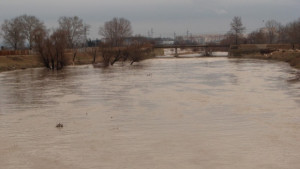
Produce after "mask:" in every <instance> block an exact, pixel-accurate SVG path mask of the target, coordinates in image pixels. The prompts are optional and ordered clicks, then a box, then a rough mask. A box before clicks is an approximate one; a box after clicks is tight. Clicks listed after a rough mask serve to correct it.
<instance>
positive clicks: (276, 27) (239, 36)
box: [221, 16, 300, 44]
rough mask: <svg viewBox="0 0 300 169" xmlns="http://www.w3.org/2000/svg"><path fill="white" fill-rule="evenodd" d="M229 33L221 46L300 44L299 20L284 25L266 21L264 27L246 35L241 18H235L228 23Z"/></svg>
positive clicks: (274, 21)
mask: <svg viewBox="0 0 300 169" xmlns="http://www.w3.org/2000/svg"><path fill="white" fill-rule="evenodd" d="M230 27H231V29H230V31H229V32H228V33H227V34H226V35H227V38H226V39H224V40H223V41H222V42H221V43H222V44H247V43H248V44H280V43H281V44H286V43H291V44H296V43H298V44H299V43H300V18H299V19H298V20H295V21H293V22H290V23H288V24H286V25H283V24H281V23H280V22H277V21H276V20H268V21H266V22H265V26H264V27H262V28H259V29H257V30H255V31H253V32H251V33H249V34H248V35H245V34H244V32H245V30H246V27H244V26H243V23H242V19H241V17H238V16H235V17H234V18H233V19H232V22H231V23H230Z"/></svg>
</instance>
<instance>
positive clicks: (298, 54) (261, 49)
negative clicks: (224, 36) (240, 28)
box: [230, 44, 300, 69]
mask: <svg viewBox="0 0 300 169" xmlns="http://www.w3.org/2000/svg"><path fill="white" fill-rule="evenodd" d="M230 57H238V58H255V59H272V60H278V61H284V62H288V63H289V64H290V65H291V66H292V67H295V68H298V69H300V45H294V46H293V45H289V44H284V45H267V44H264V45H239V46H232V47H231V49H230Z"/></svg>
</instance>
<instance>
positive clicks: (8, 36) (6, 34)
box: [1, 17, 25, 50]
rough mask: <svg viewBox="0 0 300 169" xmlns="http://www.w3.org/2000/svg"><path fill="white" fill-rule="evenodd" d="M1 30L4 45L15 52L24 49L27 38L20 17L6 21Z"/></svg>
mask: <svg viewBox="0 0 300 169" xmlns="http://www.w3.org/2000/svg"><path fill="white" fill-rule="evenodd" d="M1 30H2V37H3V39H4V44H6V45H8V46H9V47H12V48H14V49H15V50H17V49H20V48H23V47H24V43H25V36H24V33H23V29H22V21H21V19H20V18H19V17H17V18H13V19H11V20H5V21H4V23H3V24H2V25H1Z"/></svg>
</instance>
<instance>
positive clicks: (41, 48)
mask: <svg viewBox="0 0 300 169" xmlns="http://www.w3.org/2000/svg"><path fill="white" fill-rule="evenodd" d="M34 34H35V36H34V44H35V49H36V50H37V51H38V52H39V54H40V56H41V58H42V60H43V62H44V65H45V66H46V67H47V68H49V69H52V70H54V69H56V70H59V69H62V68H63V67H64V65H65V62H66V60H65V49H66V48H67V44H68V43H67V36H66V35H67V34H66V32H65V31H64V30H62V29H56V30H55V31H54V32H53V33H52V34H51V35H50V36H49V34H48V33H47V31H46V30H44V29H42V28H37V29H35V30H34Z"/></svg>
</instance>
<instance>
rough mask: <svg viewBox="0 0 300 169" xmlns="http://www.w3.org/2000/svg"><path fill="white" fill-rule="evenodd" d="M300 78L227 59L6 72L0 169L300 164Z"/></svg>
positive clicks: (280, 167)
mask: <svg viewBox="0 0 300 169" xmlns="http://www.w3.org/2000/svg"><path fill="white" fill-rule="evenodd" d="M297 76H299V71H297V70H295V69H293V68H291V67H290V66H289V65H288V64H286V63H283V62H275V61H264V60H251V59H228V58H225V57H224V58H223V57H216V58H185V59H180V58H174V59H170V58H161V59H152V60H146V61H143V62H141V63H139V64H136V65H133V66H128V65H125V66H124V65H122V64H119V65H118V64H117V65H115V66H113V67H111V68H108V69H100V68H93V67H92V66H91V65H84V66H71V67H66V68H65V69H64V70H62V71H59V72H52V71H48V70H45V69H42V68H38V69H27V70H18V71H11V72H3V73H0V169H53V168H63V169H99V168H103V169H184V168H186V169H241V168H242V169H254V168H257V169H258V168H259V169H298V168H300V90H299V89H300V81H299V78H298V79H297ZM58 123H62V124H63V125H64V127H63V128H56V124H58Z"/></svg>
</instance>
